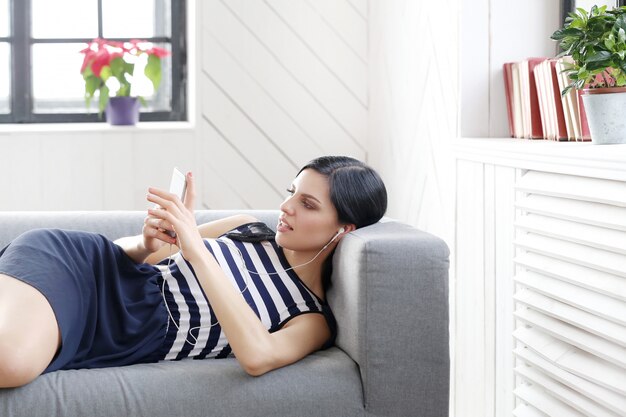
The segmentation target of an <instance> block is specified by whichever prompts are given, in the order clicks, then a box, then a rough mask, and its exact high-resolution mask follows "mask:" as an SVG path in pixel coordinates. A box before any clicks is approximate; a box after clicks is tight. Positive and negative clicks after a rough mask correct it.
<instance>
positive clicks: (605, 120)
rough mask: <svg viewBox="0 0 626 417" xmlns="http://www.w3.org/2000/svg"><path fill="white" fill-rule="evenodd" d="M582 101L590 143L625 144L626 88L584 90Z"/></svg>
mask: <svg viewBox="0 0 626 417" xmlns="http://www.w3.org/2000/svg"><path fill="white" fill-rule="evenodd" d="M582 99H583V103H584V105H585V112H586V114H587V122H588V123H589V132H590V133H591V142H592V143H594V144H596V145H605V144H612V143H626V117H624V114H626V87H613V88H588V89H584V90H583V95H582Z"/></svg>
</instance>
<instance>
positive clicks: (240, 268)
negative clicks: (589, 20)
mask: <svg viewBox="0 0 626 417" xmlns="http://www.w3.org/2000/svg"><path fill="white" fill-rule="evenodd" d="M342 231H343V228H342V229H341V230H340V231H338V232H337V234H335V236H333V238H332V239H331V240H330V241H329V242H328V243H327V244H326V245H324V247H323V248H322V249H320V251H319V252H317V254H316V255H315V256H314V257H313V258H312V259H311V260H310V261H308V262H305V263H303V264H300V265H296V266H292V267H290V268H287V269H283V270H282V271H280V272H261V273H259V272H256V271H251V270H249V269H248V268H247V267H246V262H245V260H244V258H243V254H242V253H241V251H240V250H239V248H238V247H237V246H236V245H235V244H234V243H232V242H229V241H228V240H222V239H219V238H218V239H217V240H219V241H220V242H223V243H225V244H226V245H228V246H231V247H234V248H235V249H236V250H237V253H238V254H239V258H241V265H237V268H239V270H240V272H243V271H244V270H245V271H247V272H248V273H249V274H255V275H278V274H280V273H282V272H287V271H290V270H292V269H296V268H300V267H302V266H305V265H308V264H310V263H311V262H313V261H314V260H315V259H317V257H318V256H320V254H321V253H322V252H323V251H324V250H325V249H326V248H327V247H328V245H330V244H331V243H333V242H334V241H335V239H337V236H339V235H340V234H341V233H342ZM178 244H179V246H180V252H182V251H183V245H182V243H181V242H180V241H178ZM171 262H172V244H170V252H169V255H168V260H167V265H166V268H167V270H168V272H169V270H170V264H171ZM242 268H243V269H242ZM242 275H244V276H245V275H246V274H242ZM161 277H162V278H163V282H162V283H161V296H162V297H163V304H165V309H166V310H167V314H168V315H169V318H170V320H171V321H172V324H174V326H175V327H176V329H177V330H178V331H180V326H179V325H178V324H177V323H176V320H174V316H173V315H172V312H171V311H170V307H169V306H168V304H167V300H166V298H165V281H166V277H165V274H163V273H161ZM245 284H246V285H245V287H244V289H243V290H241V291H240V294H243V293H244V291H246V290H247V289H248V277H245ZM218 323H219V321H216V322H215V323H213V324H207V325H204V326H195V327H192V328H190V329H189V330H187V336H185V342H187V343H189V344H190V345H191V346H193V347H195V346H196V344H197V343H198V339H197V338H196V336H194V335H193V334H192V333H191V332H192V331H194V330H196V329H198V330H199V329H204V328H211V327H213V326H215V325H216V324H218ZM188 336H191V337H192V338H193V343H192V342H190V341H189V339H188V338H187V337H188Z"/></svg>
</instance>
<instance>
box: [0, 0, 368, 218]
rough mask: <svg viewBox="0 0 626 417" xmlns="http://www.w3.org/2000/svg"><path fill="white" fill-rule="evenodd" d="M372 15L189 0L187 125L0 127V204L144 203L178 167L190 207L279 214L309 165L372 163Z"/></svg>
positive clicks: (358, 4) (316, 6)
mask: <svg viewBox="0 0 626 417" xmlns="http://www.w3.org/2000/svg"><path fill="white" fill-rule="evenodd" d="M368 14H369V11H368V2H367V0H338V1H336V0H245V1H243V0H202V1H190V2H189V19H190V25H189V26H190V29H191V30H193V32H192V33H190V36H189V39H190V54H189V55H190V63H191V65H190V77H191V79H190V86H191V89H190V90H191V91H190V94H189V96H190V100H191V101H190V103H189V107H190V111H189V113H190V119H191V120H192V123H191V124H189V123H187V124H186V123H183V124H143V125H142V126H140V127H137V128H119V129H113V128H109V127H107V126H102V125H100V126H88V127H81V126H78V127H77V126H63V125H55V126H42V127H40V128H38V127H28V126H26V127H24V126H15V127H10V126H8V127H7V126H3V127H2V129H0V189H1V190H3V194H2V196H0V210H98V209H100V210H102V209H144V208H145V207H146V204H145V191H146V188H147V187H148V186H149V185H157V186H158V185H166V184H168V182H169V175H170V173H171V169H172V166H175V165H176V166H179V167H180V168H181V169H184V170H193V171H194V172H196V178H197V179H198V182H199V186H200V190H199V194H200V199H199V201H198V207H203V208H234V209H236V208H257V209H261V208H276V207H278V204H279V203H280V202H281V201H282V198H283V197H284V194H285V193H284V190H285V188H286V187H287V186H288V185H289V183H290V181H291V180H292V178H293V177H294V176H295V174H296V173H297V171H298V169H299V168H300V167H301V166H302V165H303V164H304V163H306V162H307V161H309V160H310V159H312V158H314V157H317V156H320V155H324V154H345V155H350V156H354V157H357V158H360V159H367V156H368V152H367V149H366V148H367V129H368V123H367V120H368V115H369V98H368V95H369V89H368V65H369V57H368V19H369V18H368ZM196 53H197V56H196V55H195V54H196ZM166 125H167V127H164V126H166Z"/></svg>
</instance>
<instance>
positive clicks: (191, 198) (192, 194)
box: [185, 171, 196, 211]
mask: <svg viewBox="0 0 626 417" xmlns="http://www.w3.org/2000/svg"><path fill="white" fill-rule="evenodd" d="M195 203H196V182H195V180H194V178H193V175H192V173H191V171H189V172H188V173H187V191H185V207H187V209H188V210H191V211H193V208H194V205H195Z"/></svg>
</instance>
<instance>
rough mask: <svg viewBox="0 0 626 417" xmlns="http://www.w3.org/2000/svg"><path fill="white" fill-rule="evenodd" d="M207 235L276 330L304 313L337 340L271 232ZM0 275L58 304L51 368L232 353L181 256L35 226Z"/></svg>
mask: <svg viewBox="0 0 626 417" xmlns="http://www.w3.org/2000/svg"><path fill="white" fill-rule="evenodd" d="M244 226H246V225H242V226H240V227H244ZM237 229H238V228H237ZM237 229H234V230H237ZM204 242H205V245H206V247H207V249H208V250H209V252H210V253H211V254H212V255H213V256H214V258H215V260H216V261H217V262H218V263H219V265H220V266H221V267H222V270H223V271H224V273H225V275H226V277H227V278H228V280H229V281H230V282H231V283H232V285H233V286H234V287H235V288H237V289H238V291H240V292H241V295H242V297H243V298H244V299H245V301H246V302H247V304H248V305H249V307H250V308H251V309H252V310H253V311H254V313H255V314H256V315H257V317H259V319H260V321H261V322H262V323H263V325H264V326H265V327H266V328H267V329H268V331H269V332H274V331H277V330H279V329H280V328H282V326H284V325H285V323H287V322H288V321H289V320H291V319H292V318H293V317H296V316H298V315H300V314H306V313H321V314H323V315H324V316H325V318H326V320H327V323H328V325H329V328H330V330H331V334H332V336H331V337H330V339H329V340H328V341H327V342H326V343H325V345H324V346H323V347H322V349H326V348H328V347H330V346H332V345H333V344H334V341H335V338H336V332H337V326H336V322H335V319H334V316H333V314H332V311H331V310H330V307H329V306H328V304H327V303H326V302H325V301H324V300H322V299H320V298H319V297H318V296H317V295H315V294H314V293H313V292H312V291H311V290H310V289H309V288H307V286H306V285H305V284H304V283H303V282H302V281H301V280H300V278H299V277H298V275H297V274H296V273H295V272H294V271H293V270H289V271H285V269H287V268H290V266H289V263H288V262H287V259H286V258H285V255H284V253H283V251H282V248H280V247H279V246H278V245H277V244H276V242H275V241H274V240H273V239H269V240H263V241H260V242H242V241H237V240H232V239H230V238H228V237H227V236H225V235H222V236H220V237H219V238H217V239H204ZM168 265H169V266H168ZM0 273H1V274H5V275H8V276H11V277H14V278H16V279H19V280H20V281H23V282H25V283H27V284H29V285H31V286H33V287H34V288H36V289H37V290H39V291H40V292H41V293H42V294H43V295H44V296H45V297H46V299H47V300H48V302H49V303H50V305H51V307H52V310H53V311H54V314H55V317H56V320H57V323H58V325H59V329H60V332H61V339H62V343H61V348H60V349H59V351H58V352H57V354H56V356H55V357H54V359H53V360H52V362H51V363H50V365H49V366H48V368H46V370H45V371H44V373H47V372H52V371H55V370H58V369H79V368H104V367H111V366H123V365H131V364H135V363H146V362H157V361H159V360H180V359H184V358H195V359H203V358H224V357H228V356H233V354H232V351H231V349H230V346H229V344H228V340H227V339H226V336H225V334H224V332H223V331H222V329H221V327H220V325H219V322H218V321H217V318H216V317H215V315H214V314H213V311H212V309H211V306H210V303H209V301H208V299H207V297H206V295H205V294H204V291H203V290H202V288H201V287H200V284H199V282H198V280H197V278H196V276H195V273H194V271H193V268H192V266H191V265H190V264H189V263H188V262H187V261H186V260H185V259H184V258H183V256H182V255H181V254H180V253H176V254H174V255H173V256H172V258H171V259H168V258H166V259H164V260H162V261H161V262H159V263H158V264H157V265H151V264H147V263H139V264H137V263H135V262H134V261H133V260H132V259H131V258H130V257H128V255H126V253H125V252H124V251H123V250H122V248H120V247H119V246H118V245H116V244H115V243H113V242H112V241H111V240H109V239H108V238H106V237H105V236H103V235H100V234H96V233H90V232H82V231H73V230H60V229H35V230H31V231H28V232H26V233H24V234H22V235H20V236H18V237H17V238H16V239H15V240H13V241H12V242H11V243H10V244H9V245H8V246H6V247H5V248H4V249H2V250H1V251H0Z"/></svg>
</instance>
